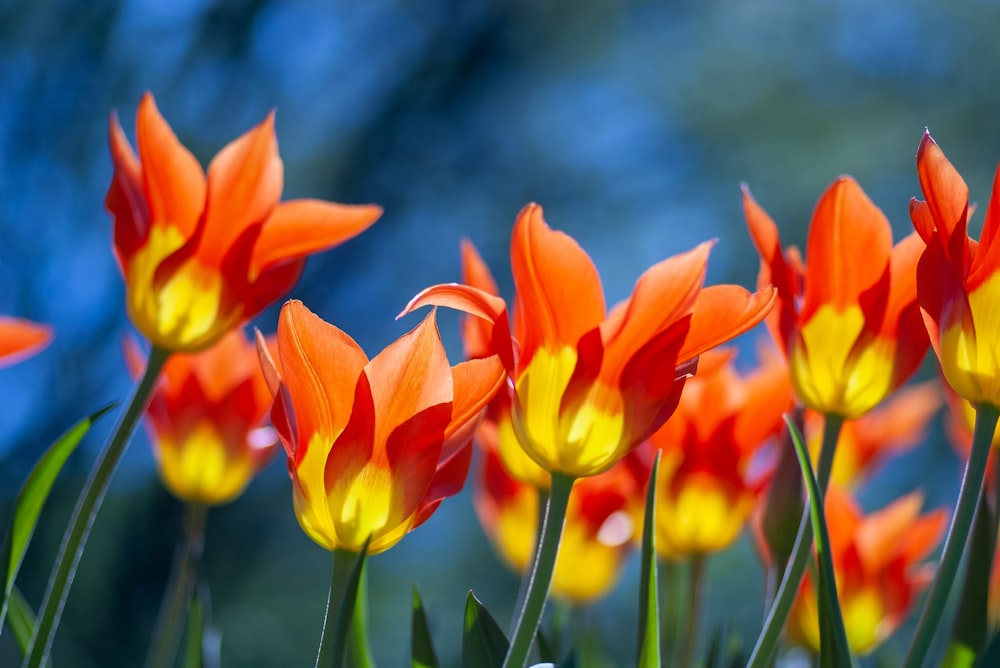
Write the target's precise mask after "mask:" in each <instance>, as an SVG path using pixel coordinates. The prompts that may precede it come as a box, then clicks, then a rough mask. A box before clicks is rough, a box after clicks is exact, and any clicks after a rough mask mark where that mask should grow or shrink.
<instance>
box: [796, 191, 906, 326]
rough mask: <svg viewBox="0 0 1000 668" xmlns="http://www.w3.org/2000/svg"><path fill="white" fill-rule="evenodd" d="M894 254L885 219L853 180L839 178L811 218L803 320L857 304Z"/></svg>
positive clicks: (889, 231) (882, 272)
mask: <svg viewBox="0 0 1000 668" xmlns="http://www.w3.org/2000/svg"><path fill="white" fill-rule="evenodd" d="M891 250H892V228H891V227H890V225H889V221H888V219H886V217H885V214H883V213H882V211H881V210H880V209H879V208H878V207H877V206H875V204H874V203H872V201H871V200H870V199H868V196H867V195H865V193H864V191H863V190H862V189H861V186H859V185H858V183H857V182H856V181H855V180H854V179H852V178H850V177H843V176H842V177H840V178H839V179H837V180H836V181H835V182H834V183H833V185H831V186H830V187H829V188H828V189H827V191H826V192H825V193H823V196H822V197H821V198H820V200H819V203H818V204H817V205H816V211H815V213H814V214H813V219H812V226H811V227H810V230H809V243H808V247H807V249H806V261H807V263H808V264H807V266H806V291H805V301H804V303H803V305H802V319H803V320H808V319H809V318H810V317H811V316H812V314H813V313H814V312H815V311H816V309H818V308H819V307H821V306H823V305H825V304H829V305H832V306H833V307H834V308H835V309H837V310H838V311H843V310H844V309H846V308H847V307H848V306H851V305H854V304H858V303H859V301H860V299H861V295H862V293H864V292H865V291H866V290H868V289H869V288H871V287H872V286H873V285H875V284H876V283H877V282H878V281H879V280H880V279H881V278H882V277H883V275H884V274H885V271H886V268H887V267H888V265H889V254H890V252H891ZM858 258H864V262H858Z"/></svg>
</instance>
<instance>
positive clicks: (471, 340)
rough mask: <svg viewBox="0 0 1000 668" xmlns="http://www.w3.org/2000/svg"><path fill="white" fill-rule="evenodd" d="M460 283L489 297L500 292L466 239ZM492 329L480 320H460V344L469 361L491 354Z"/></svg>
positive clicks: (491, 275)
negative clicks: (487, 294) (485, 293)
mask: <svg viewBox="0 0 1000 668" xmlns="http://www.w3.org/2000/svg"><path fill="white" fill-rule="evenodd" d="M462 282H463V283H464V284H465V285H469V286H472V287H474V288H478V289H479V290H482V291H483V292H487V293H489V294H491V295H499V294H500V290H499V289H498V288H497V283H496V281H495V280H493V274H492V273H490V268H489V267H488V266H486V263H485V262H484V261H483V258H482V256H480V255H479V252H478V251H477V250H476V247H475V246H473V245H472V242H471V241H469V240H468V239H462ZM492 331H493V327H492V324H491V323H488V322H486V321H485V320H483V319H482V318H464V319H463V320H462V344H463V346H464V347H465V356H466V357H468V358H469V359H475V358H477V357H487V356H488V355H490V354H492V352H493V349H492V345H491V340H492V338H493V335H492Z"/></svg>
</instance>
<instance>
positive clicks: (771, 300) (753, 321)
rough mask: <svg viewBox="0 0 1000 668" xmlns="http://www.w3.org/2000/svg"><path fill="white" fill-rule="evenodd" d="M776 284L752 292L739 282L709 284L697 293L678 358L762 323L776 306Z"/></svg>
mask: <svg viewBox="0 0 1000 668" xmlns="http://www.w3.org/2000/svg"><path fill="white" fill-rule="evenodd" d="M777 296H778V291H777V290H776V289H775V288H773V287H767V288H763V289H761V290H758V291H757V292H754V293H750V292H749V291H748V290H746V289H745V288H742V287H740V286H738V285H726V284H723V285H710V286H708V287H706V288H703V289H702V290H701V292H700V293H698V300H697V301H696V302H695V305H694V313H693V315H692V317H691V329H690V331H688V334H687V337H686V338H685V339H684V346H683V347H682V348H681V351H680V354H679V355H678V357H677V359H678V361H680V362H684V361H687V360H690V359H693V358H694V357H696V356H697V355H700V354H701V353H703V352H705V351H706V350H709V349H711V348H714V347H715V346H718V345H721V344H723V343H725V342H726V341H729V340H730V339H732V338H735V337H737V336H739V335H740V334H742V333H744V332H746V331H748V330H750V329H751V328H753V327H755V326H756V325H757V324H758V323H760V322H761V321H762V320H763V319H764V318H765V317H767V315H768V313H770V312H771V309H772V308H773V307H774V304H775V300H776V299H777Z"/></svg>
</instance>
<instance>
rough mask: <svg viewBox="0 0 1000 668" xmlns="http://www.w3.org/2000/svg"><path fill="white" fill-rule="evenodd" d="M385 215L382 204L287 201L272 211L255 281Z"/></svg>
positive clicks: (261, 242)
mask: <svg viewBox="0 0 1000 668" xmlns="http://www.w3.org/2000/svg"><path fill="white" fill-rule="evenodd" d="M279 186H280V184H279ZM279 192H280V187H279ZM381 215H382V207H379V206H375V205H361V206H351V205H347V204H336V203H334V202H323V201H321V200H312V199H301V200H293V201H291V202H283V203H282V204H279V205H278V207H277V208H276V209H275V210H274V211H273V212H272V213H271V217H270V218H268V220H267V223H266V224H265V225H264V227H263V229H262V230H261V233H260V237H259V238H258V240H257V244H256V246H255V247H254V253H253V261H252V262H253V264H252V266H251V280H252V279H253V277H255V276H257V275H258V274H259V273H261V272H263V271H265V270H267V269H268V268H269V267H271V266H272V265H274V264H277V263H279V262H282V261H285V260H288V259H293V258H300V257H304V256H306V255H309V254H311V253H316V252H318V251H321V250H325V249H327V248H332V247H333V246H336V245H337V244H340V243H343V242H344V241H347V240H348V239H350V238H351V237H354V236H356V235H358V234H361V232H363V231H365V230H366V229H368V228H369V227H370V226H371V225H372V223H374V222H375V221H376V220H378V218H379V216H381Z"/></svg>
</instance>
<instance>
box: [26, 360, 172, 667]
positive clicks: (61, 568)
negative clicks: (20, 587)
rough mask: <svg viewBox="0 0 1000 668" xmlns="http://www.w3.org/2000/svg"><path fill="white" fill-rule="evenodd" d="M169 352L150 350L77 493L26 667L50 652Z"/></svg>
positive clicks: (40, 663)
mask: <svg viewBox="0 0 1000 668" xmlns="http://www.w3.org/2000/svg"><path fill="white" fill-rule="evenodd" d="M169 356H170V351H168V350H164V349H162V348H158V347H156V346H154V347H153V349H152V351H150V353H149V359H148V360H147V361H146V370H145V372H144V373H143V375H142V378H140V379H139V382H138V383H136V385H135V387H134V389H133V390H132V396H131V397H130V398H129V400H128V404H127V405H126V407H125V410H124V411H123V412H122V414H121V417H120V418H119V420H118V424H117V425H115V428H114V430H113V431H112V432H111V438H110V440H109V441H108V444H107V445H106V446H105V448H104V451H103V452H102V453H101V456H100V457H99V458H98V460H97V463H96V464H95V465H94V468H93V470H92V471H91V474H90V478H89V479H88V480H87V484H86V485H85V486H84V488H83V491H82V492H81V493H80V499H79V500H78V501H77V505H76V508H75V509H74V510H73V516H72V517H71V518H70V521H69V525H68V526H67V528H66V534H65V535H64V536H63V542H62V545H61V546H60V548H59V555H58V556H57V557H56V561H55V564H54V565H53V568H52V574H51V575H50V576H49V584H48V589H47V590H46V592H45V597H44V599H43V600H42V608H41V611H40V612H39V617H38V625H37V626H36V627H35V633H34V635H33V636H32V638H31V645H30V646H29V648H28V654H27V655H26V656H25V657H24V663H23V664H22V665H23V666H24V668H40V666H42V664H44V663H45V661H46V659H47V658H48V656H49V652H50V651H51V650H52V641H53V639H54V638H55V633H56V629H57V628H58V626H59V618H60V616H61V615H62V611H63V608H64V607H65V605H66V598H67V597H68V596H69V588H70V586H71V585H72V584H73V578H74V576H75V575H76V569H77V566H78V565H79V563H80V558H81V557H82V556H83V551H84V548H85V547H86V545H87V537H88V536H89V535H90V529H91V527H92V526H93V525H94V520H95V519H96V518H97V513H98V511H99V510H100V508H101V502H102V501H103V500H104V495H105V493H106V492H107V491H108V486H109V485H110V484H111V478H112V476H113V475H114V472H115V469H116V468H117V467H118V462H119V461H121V458H122V455H123V454H124V453H125V448H126V446H127V445H128V443H129V440H130V439H131V437H132V432H134V431H135V427H136V424H137V423H138V422H139V417H140V416H141V415H142V412H143V411H144V410H145V409H146V405H147V404H148V403H149V398H150V396H151V395H152V393H153V388H154V387H156V381H157V379H158V378H159V377H160V372H161V371H162V370H163V365H164V364H165V363H166V361H167V358H168V357H169Z"/></svg>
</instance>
